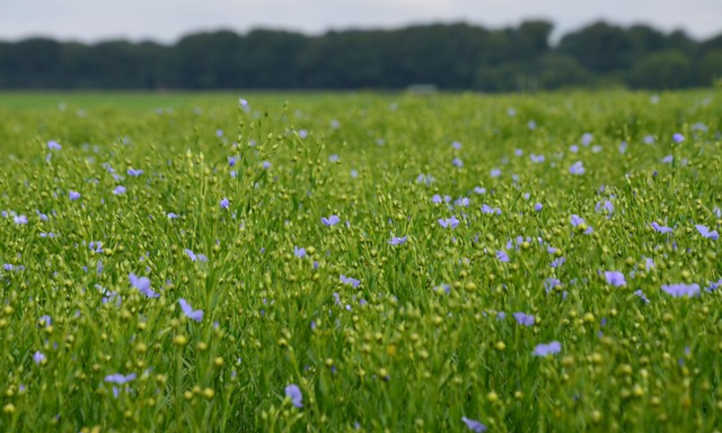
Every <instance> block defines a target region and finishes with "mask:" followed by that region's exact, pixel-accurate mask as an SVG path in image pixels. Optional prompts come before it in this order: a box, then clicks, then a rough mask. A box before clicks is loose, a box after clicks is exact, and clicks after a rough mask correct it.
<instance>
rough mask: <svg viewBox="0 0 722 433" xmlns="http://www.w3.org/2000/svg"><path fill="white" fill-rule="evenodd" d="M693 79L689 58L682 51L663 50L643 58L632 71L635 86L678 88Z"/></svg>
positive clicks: (630, 78)
mask: <svg viewBox="0 0 722 433" xmlns="http://www.w3.org/2000/svg"><path fill="white" fill-rule="evenodd" d="M691 80H692V67H691V64H690V61H689V59H688V58H687V57H686V56H685V55H684V54H683V53H682V52H680V51H663V52H659V53H654V54H650V55H648V56H646V57H644V58H643V59H641V60H640V61H639V62H638V63H637V64H636V65H634V69H632V72H631V73H630V77H629V82H630V83H631V84H632V85H633V86H634V87H643V88H652V89H677V88H680V87H686V86H688V85H689V84H690V82H691Z"/></svg>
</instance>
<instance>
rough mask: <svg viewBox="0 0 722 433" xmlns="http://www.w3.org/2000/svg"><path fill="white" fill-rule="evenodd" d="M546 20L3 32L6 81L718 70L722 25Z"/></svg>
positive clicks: (645, 79) (13, 85)
mask: <svg viewBox="0 0 722 433" xmlns="http://www.w3.org/2000/svg"><path fill="white" fill-rule="evenodd" d="M552 30H553V24H552V23H551V22H548V21H543V20H533V21H525V22H522V23H521V24H520V25H519V26H517V27H507V28H502V29H487V28H484V27H480V26H477V25H469V24H466V23H456V24H431V25H418V26H410V27H405V28H401V29H396V30H347V31H331V32H327V33H325V34H323V35H318V36H309V35H304V34H301V33H293V32H287V31H280V30H264V29H257V30H253V31H251V32H249V33H247V34H238V33H234V32H232V31H224V30H221V31H214V32H206V33H195V34H190V35H187V36H185V37H183V38H181V39H180V40H179V41H177V42H176V43H175V44H173V45H162V44H158V43H154V42H150V41H145V42H139V43H132V42H128V41H124V40H116V41H104V42H99V43H96V44H83V43H77V42H59V41H56V40H52V39H47V38H30V39H25V40H20V41H15V42H0V88H5V89H48V88H53V89H157V90H158V89H231V88H246V89H252V88H257V89H359V88H360V89H398V88H406V87H407V86H410V85H414V84H427V85H432V86H434V87H437V88H439V89H450V90H454V89H474V90H479V91H485V92H510V91H534V90H540V89H557V88H568V87H585V88H587V87H591V88H609V87H630V88H645V89H677V88H689V87H703V86H711V85H713V84H714V83H715V82H717V80H719V79H720V77H722V33H720V34H719V35H717V36H715V37H712V38H709V39H707V40H703V41H698V40H694V39H692V38H691V37H689V36H688V35H687V34H685V33H684V32H683V31H674V32H671V33H664V32H661V31H659V30H656V29H655V28H653V27H650V26H647V25H633V26H630V27H621V26H617V25H613V24H610V23H607V22H603V21H599V22H596V23H593V24H590V25H588V26H586V27H583V28H581V29H579V30H577V31H574V32H571V33H568V34H566V35H564V36H562V37H561V39H560V40H559V41H558V43H555V44H553V45H552V44H551V42H550V34H551V32H552Z"/></svg>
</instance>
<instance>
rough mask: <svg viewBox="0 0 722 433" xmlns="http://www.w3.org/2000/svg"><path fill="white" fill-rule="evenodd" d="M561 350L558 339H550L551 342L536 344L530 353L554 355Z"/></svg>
mask: <svg viewBox="0 0 722 433" xmlns="http://www.w3.org/2000/svg"><path fill="white" fill-rule="evenodd" d="M561 351H562V344H561V343H560V342H558V341H552V342H551V343H547V344H538V345H537V346H536V347H535V348H534V351H533V352H532V355H534V356H547V355H554V354H556V353H559V352H561Z"/></svg>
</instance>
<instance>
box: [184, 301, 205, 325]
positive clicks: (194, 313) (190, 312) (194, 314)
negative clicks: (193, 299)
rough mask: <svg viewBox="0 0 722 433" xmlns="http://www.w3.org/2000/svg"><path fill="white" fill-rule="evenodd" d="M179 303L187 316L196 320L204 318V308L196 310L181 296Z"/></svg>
mask: <svg viewBox="0 0 722 433" xmlns="http://www.w3.org/2000/svg"><path fill="white" fill-rule="evenodd" d="M178 303H179V304H180V306H181V310H183V314H185V315H186V317H188V318H189V319H191V320H195V321H196V322H200V321H201V320H203V310H194V309H193V308H192V307H191V306H190V304H189V303H188V302H187V301H186V300H185V299H183V298H180V299H179V300H178Z"/></svg>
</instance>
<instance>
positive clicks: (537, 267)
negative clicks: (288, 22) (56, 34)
mask: <svg viewBox="0 0 722 433" xmlns="http://www.w3.org/2000/svg"><path fill="white" fill-rule="evenodd" d="M108 97H109V98H113V99H114V100H112V101H110V102H107V101H103V100H102V97H100V96H84V95H75V96H72V95H55V96H51V97H49V98H47V99H43V98H40V97H38V96H24V95H4V96H2V98H3V102H0V115H1V116H2V122H1V123H0V149H2V157H1V159H0V211H2V217H1V218H0V266H2V268H1V269H0V304H1V305H0V342H1V343H2V353H1V357H0V371H2V375H0V393H1V394H0V410H1V412H0V431H3V432H14V431H39V432H46V431H62V432H77V431H96V432H98V431H118V432H121V431H122V432H124V431H158V432H181V431H182V432H186V431H218V432H239V431H271V432H273V431H279V432H280V431H328V432H339V431H357V430H358V431H374V432H375V431H389V432H399V431H460V432H461V431H472V430H473V431H484V430H485V429H486V430H488V431H492V432H532V431H533V432H536V431H565V432H577V431H598V432H607V431H619V432H656V431H701V432H711V431H719V430H720V429H722V361H721V360H722V295H721V292H722V264H721V262H720V253H721V252H720V245H722V240H720V239H719V232H720V231H722V211H720V206H722V175H721V173H722V144H721V142H720V132H719V131H720V129H721V128H722V106H721V105H720V98H721V97H722V95H719V94H717V95H715V94H712V93H709V92H706V93H705V92H688V93H669V94H662V95H661V97H653V98H651V100H650V95H647V94H631V93H611V94H590V93H579V94H553V95H540V96H534V97H531V96H505V97H485V96H478V95H435V96H434V95H432V96H428V97H419V96H412V95H366V94H347V95H333V94H329V95H321V94H315V95H314V94H308V95H303V94H296V95H272V94H261V95H251V96H247V98H248V99H249V102H248V103H246V102H245V101H243V100H241V101H240V104H239V101H238V100H236V99H234V98H233V97H229V96H226V95H206V96H184V95H178V96H172V95H171V96H166V97H165V99H163V100H162V102H161V100H160V99H159V98H160V97H153V96H142V95H135V96H127V95H111V96H108ZM24 98H25V99H24ZM53 98H55V99H53ZM284 99H286V100H288V102H285V103H284V102H283V101H284ZM49 100H52V101H54V102H53V104H52V105H50V106H48V104H47V101H49ZM57 102H62V104H61V105H60V107H58V106H57V105H56V103H57ZM158 104H164V105H162V106H161V107H160V108H157V105H158Z"/></svg>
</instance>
